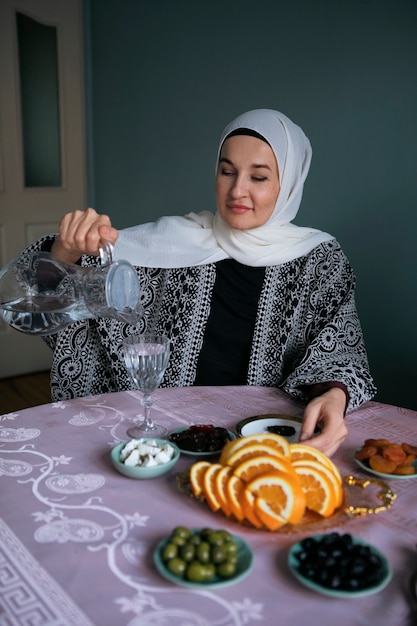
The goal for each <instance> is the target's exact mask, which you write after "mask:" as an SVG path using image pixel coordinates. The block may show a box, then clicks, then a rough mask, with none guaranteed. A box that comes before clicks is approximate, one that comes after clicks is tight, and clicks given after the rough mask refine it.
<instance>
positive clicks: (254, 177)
mask: <svg viewBox="0 0 417 626" xmlns="http://www.w3.org/2000/svg"><path fill="white" fill-rule="evenodd" d="M252 178H253V180H255V181H256V182H257V183H262V182H263V181H264V180H266V176H252Z"/></svg>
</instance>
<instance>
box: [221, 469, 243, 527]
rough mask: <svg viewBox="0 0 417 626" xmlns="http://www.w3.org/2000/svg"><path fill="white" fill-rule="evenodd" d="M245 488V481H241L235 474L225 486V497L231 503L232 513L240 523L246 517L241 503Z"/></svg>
mask: <svg viewBox="0 0 417 626" xmlns="http://www.w3.org/2000/svg"><path fill="white" fill-rule="evenodd" d="M244 488H245V483H244V482H243V480H240V478H238V477H237V476H235V475H234V474H232V475H231V476H230V477H229V478H228V480H227V482H226V484H225V497H226V498H227V501H228V503H229V506H230V511H231V513H232V514H233V515H234V516H235V518H236V519H237V520H238V522H241V521H242V520H243V519H244V517H245V514H244V512H243V509H242V504H241V502H240V494H241V492H242V491H243V489H244Z"/></svg>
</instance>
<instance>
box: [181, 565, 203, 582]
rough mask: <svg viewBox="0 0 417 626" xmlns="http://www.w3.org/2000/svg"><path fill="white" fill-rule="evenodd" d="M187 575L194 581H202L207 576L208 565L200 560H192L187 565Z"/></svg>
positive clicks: (188, 578)
mask: <svg viewBox="0 0 417 626" xmlns="http://www.w3.org/2000/svg"><path fill="white" fill-rule="evenodd" d="M185 577H186V578H187V580H189V581H190V582H193V583H201V582H203V581H204V580H207V578H206V565H203V564H202V563H199V562H198V561H192V562H191V563H189V565H188V566H187V569H186V572H185Z"/></svg>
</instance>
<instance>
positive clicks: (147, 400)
mask: <svg viewBox="0 0 417 626" xmlns="http://www.w3.org/2000/svg"><path fill="white" fill-rule="evenodd" d="M141 404H142V406H143V409H144V411H143V412H144V418H143V425H144V428H145V429H146V430H152V429H153V428H154V425H153V422H152V420H151V418H150V413H151V406H152V404H153V400H152V397H151V394H149V393H146V394H145V395H144V396H143V398H142V401H141Z"/></svg>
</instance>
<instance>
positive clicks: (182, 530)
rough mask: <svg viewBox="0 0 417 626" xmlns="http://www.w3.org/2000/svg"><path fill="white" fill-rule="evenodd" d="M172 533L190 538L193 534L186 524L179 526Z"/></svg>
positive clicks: (175, 535) (174, 535)
mask: <svg viewBox="0 0 417 626" xmlns="http://www.w3.org/2000/svg"><path fill="white" fill-rule="evenodd" d="M171 534H172V536H173V537H182V538H183V539H189V538H190V537H191V535H192V533H191V530H190V529H189V528H187V527H186V526H177V527H176V528H174V530H173V531H172V533H171Z"/></svg>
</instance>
